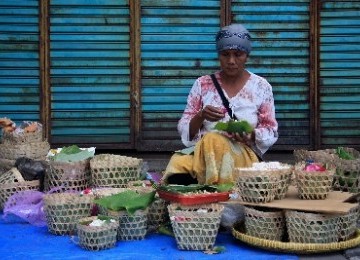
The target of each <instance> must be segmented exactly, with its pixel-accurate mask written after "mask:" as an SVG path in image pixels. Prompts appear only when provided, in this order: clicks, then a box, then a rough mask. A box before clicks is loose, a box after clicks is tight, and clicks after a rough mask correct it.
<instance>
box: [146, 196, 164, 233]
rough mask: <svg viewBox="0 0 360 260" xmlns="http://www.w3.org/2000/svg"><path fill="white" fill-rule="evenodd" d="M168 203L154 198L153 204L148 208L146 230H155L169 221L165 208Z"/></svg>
mask: <svg viewBox="0 0 360 260" xmlns="http://www.w3.org/2000/svg"><path fill="white" fill-rule="evenodd" d="M168 205H169V203H168V202H167V201H166V200H163V199H161V198H155V200H154V201H153V203H151V205H150V206H149V212H148V216H147V217H148V222H147V225H148V229H155V230H156V229H157V228H158V227H159V226H161V225H162V224H164V223H166V222H167V221H168V219H169V214H168V210H167V206H168Z"/></svg>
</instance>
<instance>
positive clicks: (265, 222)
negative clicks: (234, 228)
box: [245, 207, 285, 241]
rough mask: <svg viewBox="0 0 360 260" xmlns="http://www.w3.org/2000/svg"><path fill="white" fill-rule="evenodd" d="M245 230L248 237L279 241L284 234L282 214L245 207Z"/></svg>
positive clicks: (279, 211) (280, 211) (283, 217)
mask: <svg viewBox="0 0 360 260" xmlns="http://www.w3.org/2000/svg"><path fill="white" fill-rule="evenodd" d="M245 230H246V234H248V235H250V236H254V237H259V238H263V239H269V240H276V241H281V240H282V239H283V236H284V232H285V216H284V213H283V211H282V210H275V209H274V210H271V209H268V210H267V211H266V210H265V209H264V208H262V209H260V208H252V207H245Z"/></svg>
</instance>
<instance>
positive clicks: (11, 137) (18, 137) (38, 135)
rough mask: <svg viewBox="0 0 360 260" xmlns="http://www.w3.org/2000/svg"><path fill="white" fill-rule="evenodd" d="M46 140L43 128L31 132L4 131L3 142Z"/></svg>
mask: <svg viewBox="0 0 360 260" xmlns="http://www.w3.org/2000/svg"><path fill="white" fill-rule="evenodd" d="M42 141H44V138H43V132H42V130H39V131H35V132H31V133H25V132H22V133H15V132H10V133H9V132H3V136H2V143H3V144H10V145H14V144H15V145H16V144H25V143H37V142H42Z"/></svg>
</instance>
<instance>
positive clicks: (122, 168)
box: [90, 154, 142, 188]
mask: <svg viewBox="0 0 360 260" xmlns="http://www.w3.org/2000/svg"><path fill="white" fill-rule="evenodd" d="M141 168H142V159H138V158H133V157H127V156H121V155H114V154H99V155H95V156H94V157H93V158H92V159H91V160H90V169H91V179H92V185H93V186H94V187H114V188H125V187H127V183H128V182H129V181H135V180H138V179H139V178H140V173H141Z"/></svg>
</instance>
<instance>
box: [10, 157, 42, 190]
mask: <svg viewBox="0 0 360 260" xmlns="http://www.w3.org/2000/svg"><path fill="white" fill-rule="evenodd" d="M15 166H16V168H17V169H18V170H19V172H20V173H21V175H22V177H23V178H24V180H26V181H33V180H40V191H43V188H44V187H43V185H44V176H45V172H46V168H47V164H46V163H45V162H43V161H35V160H32V159H30V158H26V157H20V158H18V159H17V160H16V161H15Z"/></svg>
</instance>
